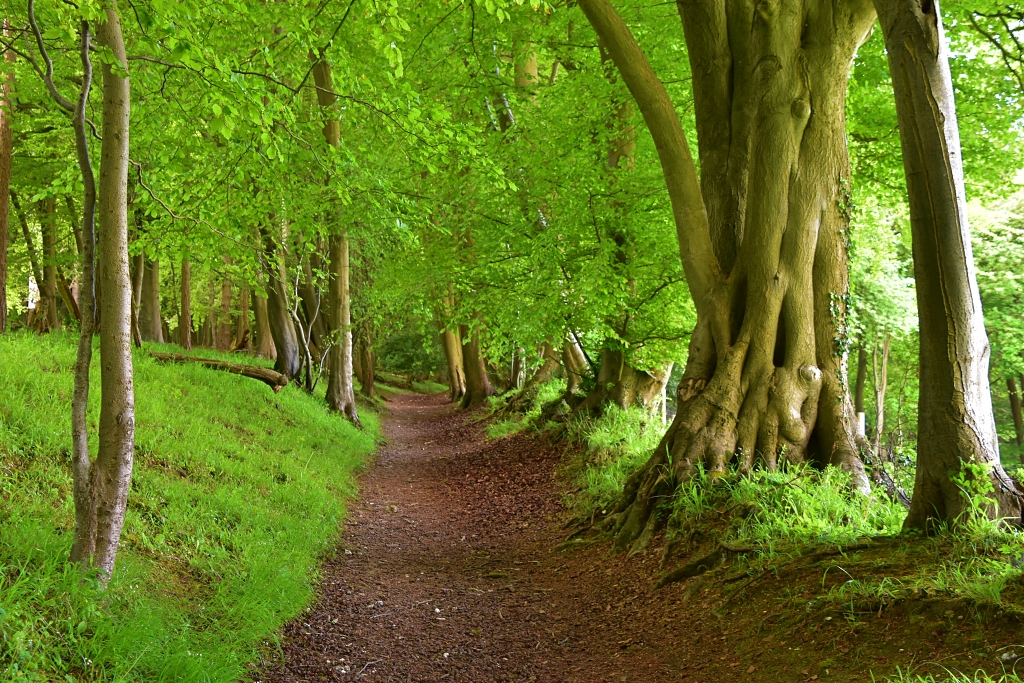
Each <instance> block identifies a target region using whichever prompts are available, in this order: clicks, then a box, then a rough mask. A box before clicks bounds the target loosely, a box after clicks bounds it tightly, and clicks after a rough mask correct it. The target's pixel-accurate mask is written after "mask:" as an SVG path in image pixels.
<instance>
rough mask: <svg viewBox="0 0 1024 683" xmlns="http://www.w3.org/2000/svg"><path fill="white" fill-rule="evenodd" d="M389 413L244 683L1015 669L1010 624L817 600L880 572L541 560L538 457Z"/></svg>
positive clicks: (555, 498) (548, 473)
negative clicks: (314, 581) (280, 634)
mask: <svg viewBox="0 0 1024 683" xmlns="http://www.w3.org/2000/svg"><path fill="white" fill-rule="evenodd" d="M389 409H390V413H389V415H388V416H387V417H386V419H385V425H384V428H385V434H386V435H387V437H388V440H389V445H388V446H387V447H386V448H384V449H383V451H382V453H381V454H380V457H379V459H378V460H377V462H376V463H375V464H374V466H373V467H372V468H370V470H369V471H368V472H367V473H366V474H365V475H363V477H362V478H361V483H362V495H361V496H360V498H359V500H358V501H356V502H355V503H354V504H353V506H352V509H351V511H350V514H349V517H348V520H347V522H346V526H345V531H344V533H343V536H342V540H341V549H340V550H339V552H338V554H337V555H336V556H335V557H333V558H331V559H329V560H328V561H327V563H326V565H325V566H324V569H323V575H322V583H321V585H320V587H319V599H318V602H317V603H316V604H315V605H313V607H312V608H311V609H310V611H309V612H307V613H305V614H304V615H303V616H302V617H300V618H299V619H297V620H295V621H294V622H292V623H290V624H289V625H288V626H286V627H285V629H284V639H283V643H282V648H283V654H284V657H283V660H280V659H279V660H278V661H277V662H275V663H272V664H271V665H269V666H267V667H265V668H263V669H261V670H257V671H256V672H254V680H256V681H265V682H267V683H269V682H271V681H287V682H296V681H308V682H310V683H312V682H313V681H317V682H319V681H352V680H359V681H380V682H382V683H383V682H388V681H394V682H396V683H399V682H405V681H418V682H424V683H425V682H434V681H464V682H466V683H490V682H491V681H503V682H506V683H509V682H513V683H514V682H517V681H550V682H552V683H597V682H599V681H609V682H611V681H615V682H619V681H632V682H635V683H661V682H662V681H690V682H694V683H696V682H698V681H699V682H701V683H705V682H707V683H719V682H722V683H724V682H726V681H728V682H729V683H733V682H734V681H742V682H744V683H745V682H747V681H749V682H751V683H779V682H784V681H785V682H788V681H793V682H797V681H799V682H803V683H808V682H811V681H851V682H852V681H870V680H872V672H874V675H875V678H874V680H879V681H882V680H885V679H886V676H887V675H890V676H891V675H893V674H896V672H897V667H899V668H901V669H902V670H904V671H906V670H907V668H908V667H909V668H911V669H912V670H913V671H915V672H919V673H922V674H934V675H940V674H942V673H943V672H945V671H956V670H959V671H967V672H971V671H975V670H977V669H979V668H984V669H985V670H988V671H989V672H990V673H997V672H999V671H1000V670H1001V669H1002V668H1003V667H1004V666H1006V667H1007V669H1009V668H1010V667H1011V666H1015V665H1016V661H1017V659H1016V658H1017V657H1021V658H1022V659H1021V660H1020V661H1021V662H1022V665H1024V647H1020V646H1019V643H1020V642H1021V640H1020V633H1021V628H1022V627H1021V622H1020V620H1018V619H1016V618H1012V619H1011V618H1009V617H1007V616H1000V615H996V616H995V617H991V618H985V619H982V618H981V615H980V614H979V613H978V611H977V610H975V609H974V608H973V607H971V606H970V605H968V604H966V603H964V602H963V601H957V600H953V599H950V598H948V597H942V596H935V597H930V596H924V597H919V598H912V599H909V598H908V599H901V600H898V601H895V602H892V603H891V604H890V603H889V602H882V603H879V604H877V605H875V604H871V605H868V606H859V605H851V606H850V607H849V608H844V609H837V606H836V605H835V604H834V603H829V602H828V601H827V600H823V599H821V597H820V596H821V595H822V594H823V593H826V592H827V591H828V590H829V589H831V588H834V587H835V585H837V584H839V583H842V582H843V581H844V580H845V578H844V577H845V576H849V572H851V571H853V572H856V573H857V574H858V576H859V575H860V574H862V573H863V572H864V571H865V568H869V567H871V566H873V564H872V563H873V562H875V560H877V559H878V558H872V557H867V556H865V557H859V556H857V555H856V554H854V555H852V556H849V557H847V556H842V557H829V558H824V559H823V560H821V561H820V562H812V563H808V562H806V561H800V562H793V563H788V564H787V563H781V564H780V565H779V566H778V567H777V568H775V569H772V570H770V571H766V572H765V573H763V574H761V575H757V576H748V575H747V574H746V573H745V572H744V571H743V570H742V569H741V568H736V567H730V566H725V567H722V568H720V569H719V570H716V572H712V573H709V574H706V575H704V576H701V577H697V578H693V579H689V580H688V581H686V582H683V583H677V584H672V585H669V586H666V587H665V588H663V589H661V590H659V591H657V592H654V593H652V592H651V591H650V589H651V586H652V585H653V584H654V582H655V580H656V578H657V574H658V567H657V564H658V559H659V558H660V552H659V551H658V550H654V551H652V552H650V553H648V554H647V555H646V556H636V557H633V558H626V557H625V556H623V555H621V554H620V555H615V556H610V555H609V554H608V546H607V544H599V545H595V546H591V547H589V548H586V549H577V550H574V551H571V552H558V551H556V550H554V548H555V547H556V546H557V545H558V544H559V542H560V541H561V540H562V539H563V538H564V535H565V531H563V530H562V529H561V525H562V523H563V513H564V511H563V509H562V507H561V505H560V503H559V501H560V500H561V495H562V487H564V486H565V483H564V481H562V482H560V481H558V480H556V467H557V466H558V463H559V458H560V451H559V450H558V449H556V448H553V447H550V446H548V445H546V441H545V440H544V439H543V438H538V437H537V436H536V435H533V436H531V435H522V434H521V435H517V436H512V437H508V438H505V439H500V440H498V441H492V442H486V441H485V439H484V438H483V437H482V435H481V429H480V425H478V424H475V423H473V422H472V416H469V415H466V414H465V413H459V412H456V411H455V410H454V409H453V408H452V407H451V406H449V405H448V404H447V403H446V401H445V397H444V396H434V397H428V396H422V395H414V394H402V395H399V396H396V397H395V398H394V400H392V401H391V402H390V403H389ZM324 533H332V530H329V529H325V531H324ZM901 542H902V541H901ZM653 545H654V547H655V548H658V546H659V545H660V544H659V543H655V544H653ZM811 559H813V557H812V558H811ZM881 560H886V562H887V561H888V560H887V558H886V557H882V558H881ZM886 562H883V563H882V564H881V565H879V566H882V567H885V566H887V564H886ZM737 569H738V571H737ZM890 569H891V568H890ZM865 577H867V578H869V575H865ZM1009 646H1014V647H1009ZM1008 647H1009V649H1008ZM1018 651H1020V652H1018ZM1009 654H1012V658H1011V659H1010V660H1007V659H1006V658H1007V656H1008V655H1009ZM1007 662H1008V663H1007Z"/></svg>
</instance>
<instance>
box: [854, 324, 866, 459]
mask: <svg viewBox="0 0 1024 683" xmlns="http://www.w3.org/2000/svg"><path fill="white" fill-rule="evenodd" d="M867 374H868V350H867V349H866V348H864V344H863V343H861V344H860V345H859V346H858V347H857V383H856V384H855V385H854V390H853V411H854V412H855V413H856V414H857V437H858V438H860V439H863V438H865V437H866V436H867V426H866V420H865V417H866V413H865V412H864V382H865V381H866V378H867Z"/></svg>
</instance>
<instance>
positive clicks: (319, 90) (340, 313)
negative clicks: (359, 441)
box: [313, 57, 359, 426]
mask: <svg viewBox="0 0 1024 683" xmlns="http://www.w3.org/2000/svg"><path fill="white" fill-rule="evenodd" d="M313 79H314V81H315V83H316V96H317V102H318V103H319V105H320V108H321V109H322V110H323V111H324V112H325V114H324V127H323V134H324V140H325V141H326V142H327V144H328V145H330V146H331V147H339V146H340V144H341V127H340V124H339V122H338V118H337V114H336V113H335V112H334V110H333V106H334V103H335V101H336V100H337V96H336V95H335V94H334V85H333V83H332V81H331V65H330V63H328V62H327V60H326V59H324V58H322V57H321V58H319V59H317V61H316V63H315V64H314V65H313ZM348 250H349V244H348V234H347V233H344V234H342V235H340V236H336V235H332V236H331V238H330V252H331V285H330V302H329V304H330V309H331V311H330V318H331V320H330V327H331V330H332V331H334V332H340V333H341V341H340V342H339V343H337V344H335V345H334V346H332V347H331V350H330V353H329V354H328V361H329V365H330V370H329V372H330V379H329V380H328V384H327V403H328V405H329V406H330V407H331V408H332V409H333V410H337V411H338V412H340V413H343V414H344V415H345V416H346V417H348V418H349V419H350V420H352V422H354V423H355V424H356V425H357V426H358V425H359V415H358V414H357V413H356V403H355V393H354V392H353V390H352V329H351V309H350V306H351V302H350V300H349V263H348V256H349V254H348Z"/></svg>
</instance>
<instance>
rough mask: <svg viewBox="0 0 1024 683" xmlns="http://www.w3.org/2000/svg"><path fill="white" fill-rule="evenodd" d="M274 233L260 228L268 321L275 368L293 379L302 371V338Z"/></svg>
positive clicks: (283, 261) (280, 250) (282, 251)
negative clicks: (300, 341)
mask: <svg viewBox="0 0 1024 683" xmlns="http://www.w3.org/2000/svg"><path fill="white" fill-rule="evenodd" d="M271 230H272V228H270V227H267V226H262V225H261V226H260V236H261V237H262V238H263V250H264V263H265V269H266V273H267V322H268V325H269V327H270V336H271V337H272V338H273V340H274V351H275V353H276V354H277V356H276V359H275V361H274V369H275V370H277V371H278V372H279V373H281V374H282V375H284V376H285V377H288V378H289V379H291V378H293V377H295V375H296V374H298V372H299V337H298V333H297V332H296V331H295V322H294V321H293V320H292V315H291V311H290V309H289V307H288V278H287V277H286V271H285V259H284V250H283V248H282V247H281V246H280V244H279V242H278V237H277V236H276V235H274V234H273V233H272V232H271ZM282 232H283V231H282Z"/></svg>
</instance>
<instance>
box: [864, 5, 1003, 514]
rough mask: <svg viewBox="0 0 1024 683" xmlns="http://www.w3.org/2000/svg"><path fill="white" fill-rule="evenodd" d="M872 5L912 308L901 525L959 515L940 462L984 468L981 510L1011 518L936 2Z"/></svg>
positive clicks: (948, 468)
mask: <svg viewBox="0 0 1024 683" xmlns="http://www.w3.org/2000/svg"><path fill="white" fill-rule="evenodd" d="M875 6H876V7H877V8H878V14H879V19H880V23H881V25H882V31H883V33H884V36H885V45H886V52H887V54H888V59H889V72H890V74H891V76H892V84H893V92H894V94H895V97H896V116H897V120H898V122H899V130H900V142H901V145H902V149H903V168H904V171H905V175H906V180H907V194H908V197H909V200H910V227H911V236H912V241H913V254H914V279H915V282H916V289H917V308H918V317H919V319H920V352H919V362H920V378H921V380H920V397H919V400H918V444H917V452H918V459H917V472H916V475H915V479H914V496H913V498H912V500H911V505H910V513H909V514H908V515H907V518H906V520H905V522H904V528H908V529H909V528H919V529H932V528H933V527H934V526H935V525H936V524H937V523H948V524H956V523H957V522H958V521H959V520H960V519H961V516H962V514H963V513H964V512H965V511H966V510H967V509H968V505H969V503H970V500H969V497H968V495H969V492H964V491H962V490H961V488H960V487H959V486H958V485H957V484H956V483H955V482H954V481H953V480H952V479H951V476H950V475H951V473H952V474H961V473H963V474H966V475H967V478H968V479H973V478H976V477H980V478H984V479H987V480H988V481H989V482H991V485H992V486H993V487H994V493H993V494H992V495H991V497H990V504H989V505H988V506H987V509H986V510H985V512H986V513H987V514H988V515H989V516H991V517H993V518H1002V519H1007V520H1010V521H1015V520H1019V519H1020V515H1021V500H1020V495H1019V494H1018V493H1017V491H1016V489H1015V487H1014V485H1013V482H1012V481H1011V480H1010V478H1009V477H1008V476H1007V474H1006V472H1005V471H1004V470H1003V467H1002V464H1001V463H1000V461H999V445H998V441H997V438H996V428H995V419H994V417H993V413H992V397H991V393H990V390H989V385H988V362H989V344H988V337H987V335H986V333H985V325H984V320H983V316H982V309H981V299H980V296H979V294H978V285H977V280H976V277H975V271H974V258H973V254H972V251H971V238H970V231H969V228H968V224H967V200H966V195H965V190H964V180H963V165H962V160H961V155H960V134H959V129H958V127H957V118H956V107H955V104H954V101H953V84H952V79H951V77H950V72H949V55H948V48H947V46H946V39H945V36H944V35H943V29H942V19H941V15H940V12H939V6H938V4H937V3H936V2H934V1H933V0H876V2H875ZM972 470H973V471H972ZM978 490H981V489H980V488H979V489H978Z"/></svg>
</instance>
